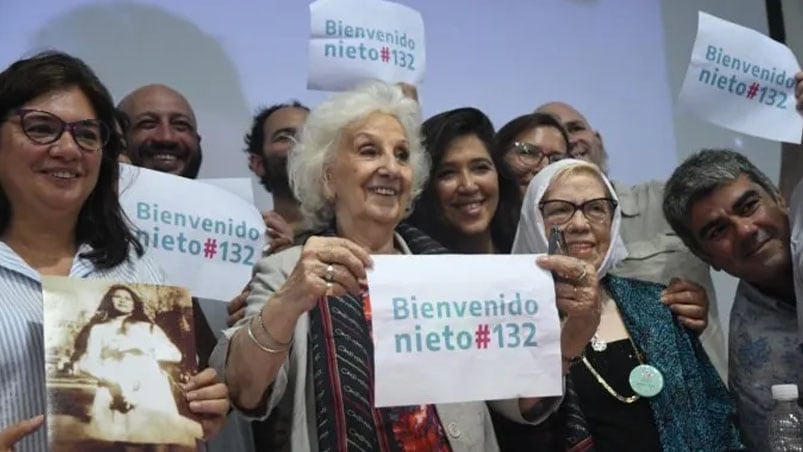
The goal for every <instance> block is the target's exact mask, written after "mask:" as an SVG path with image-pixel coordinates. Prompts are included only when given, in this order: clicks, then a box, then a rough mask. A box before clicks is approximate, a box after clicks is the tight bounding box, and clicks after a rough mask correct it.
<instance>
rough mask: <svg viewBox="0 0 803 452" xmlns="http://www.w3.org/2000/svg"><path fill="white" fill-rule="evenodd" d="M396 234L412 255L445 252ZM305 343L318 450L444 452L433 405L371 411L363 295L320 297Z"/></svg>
mask: <svg viewBox="0 0 803 452" xmlns="http://www.w3.org/2000/svg"><path fill="white" fill-rule="evenodd" d="M396 232H397V233H399V235H401V236H402V238H403V239H404V241H405V242H406V243H407V246H408V247H409V248H410V251H412V253H413V254H442V253H445V252H446V250H445V249H444V248H443V247H442V246H440V245H439V244H437V243H435V242H434V241H433V240H432V239H430V238H429V237H427V236H426V235H424V234H423V233H422V232H421V231H419V230H417V229H415V228H413V227H411V226H407V225H399V226H398V227H397V229H396ZM324 235H334V233H333V231H331V230H330V231H328V232H327V233H326V234H324ZM310 344H311V350H312V352H311V353H312V371H313V374H312V375H313V388H314V392H315V407H316V412H317V429H318V449H319V450H320V451H322V452H326V451H333V452H334V451H338V452H340V451H346V450H356V451H366V452H369V451H382V452H385V451H388V452H396V451H398V452H406V451H416V450H418V451H424V450H426V451H430V450H433V451H438V452H446V451H450V448H449V444H448V441H447V440H446V436H445V435H444V432H443V429H442V427H441V425H440V420H439V419H438V415H437V413H436V411H435V408H434V406H432V405H425V406H414V407H392V408H379V409H378V408H374V362H373V356H374V351H373V340H372V338H371V324H370V304H369V301H368V297H367V293H363V294H362V296H354V295H351V294H346V295H343V296H340V297H325V298H322V299H321V300H320V301H319V302H318V307H317V308H316V309H313V310H311V311H310Z"/></svg>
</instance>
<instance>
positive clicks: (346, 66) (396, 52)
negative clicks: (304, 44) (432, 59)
mask: <svg viewBox="0 0 803 452" xmlns="http://www.w3.org/2000/svg"><path fill="white" fill-rule="evenodd" d="M309 9H310V42H309V78H308V80H307V87H308V88H310V89H318V90H325V91H341V90H347V89H350V88H353V87H354V86H355V85H356V84H358V83H359V82H362V81H365V80H382V81H385V82H389V83H397V82H407V83H411V84H414V85H415V84H418V83H420V82H421V80H423V78H424V68H425V66H426V52H425V48H424V21H423V20H422V19H421V14H420V13H418V11H415V10H414V9H412V8H409V7H407V6H404V5H399V4H397V3H393V2H387V1H382V0H318V1H316V2H314V3H312V4H311V5H310V7H309Z"/></svg>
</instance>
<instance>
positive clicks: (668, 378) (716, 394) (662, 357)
mask: <svg viewBox="0 0 803 452" xmlns="http://www.w3.org/2000/svg"><path fill="white" fill-rule="evenodd" d="M618 204H619V203H618V199H617V197H616V192H615V191H614V190H613V187H612V186H611V184H610V182H609V181H608V180H607V179H606V178H605V175H604V174H602V172H601V171H600V170H599V168H598V167H597V166H596V165H592V164H589V163H586V162H583V161H580V160H561V161H559V162H556V163H552V164H551V165H548V166H547V167H545V168H544V169H542V170H541V171H540V172H539V173H538V174H537V175H536V176H535V177H534V178H533V180H532V181H531V182H530V184H529V186H528V188H527V193H526V195H525V196H524V203H523V205H522V210H521V219H520V221H519V226H518V230H517V231H516V238H515V240H514V242H513V253H520V254H530V253H545V252H547V251H548V250H549V248H550V246H549V242H550V241H551V242H553V244H554V243H555V242H558V243H560V244H561V246H560V247H559V248H560V252H561V254H565V255H566V257H568V258H571V259H573V260H575V261H576V263H577V264H580V263H583V265H584V266H585V267H584V268H589V271H588V272H586V271H585V270H584V271H583V272H582V276H581V277H579V278H578V279H586V280H594V281H597V282H598V285H597V287H598V297H599V309H600V311H601V315H600V316H599V317H598V318H597V319H592V318H590V319H589V320H588V322H589V324H590V325H591V326H592V328H593V329H594V330H595V332H594V333H593V335H592V336H591V338H590V340H586V341H585V342H584V343H583V345H582V347H581V348H580V350H577V352H576V353H575V352H569V351H568V350H567V349H566V348H565V347H564V348H563V350H562V351H563V354H564V362H566V363H567V364H568V368H567V371H566V374H567V376H566V395H565V397H564V399H563V401H562V402H561V410H560V412H559V413H558V414H556V415H554V416H553V417H552V418H551V419H550V422H551V424H552V425H549V423H547V426H550V427H554V429H553V431H555V432H557V434H553V435H549V434H543V433H544V432H542V431H539V429H538V428H520V429H518V430H508V431H505V430H501V429H500V430H498V432H499V433H500V434H499V439H500V445H501V448H502V450H504V451H519V450H521V451H525V450H526V451H530V450H550V448H549V447H547V446H545V445H544V442H546V441H545V440H551V441H549V442H550V445H551V446H553V447H555V444H554V442H556V441H555V440H557V442H560V443H562V444H560V445H557V448H559V449H562V450H567V451H586V450H591V449H592V448H593V450H596V451H627V450H638V451H679V450H684V451H686V450H688V451H691V450H694V451H699V450H712V451H713V450H738V449H741V444H740V442H739V436H738V433H737V431H736V427H735V425H734V417H735V416H734V414H735V410H734V406H733V403H732V401H731V399H730V396H729V394H728V391H727V389H726V388H725V385H724V384H723V383H722V380H720V378H719V376H718V374H717V373H716V371H715V370H714V367H713V366H712V365H711V362H710V360H709V359H708V356H707V355H706V354H705V351H704V350H703V348H702V346H701V345H700V341H699V339H698V338H697V337H696V336H695V335H694V334H693V333H690V332H689V331H688V330H687V329H686V328H685V327H684V326H683V325H682V324H681V323H680V322H679V321H678V320H677V317H676V316H675V314H673V313H672V311H671V310H670V309H669V307H668V306H666V305H665V304H664V303H662V302H661V293H662V291H663V290H664V289H665V286H662V285H660V284H654V283H650V282H645V281H638V280H635V279H627V278H619V277H616V276H614V275H611V274H609V273H608V271H609V270H610V269H611V268H613V267H614V266H615V265H616V264H617V263H619V262H621V260H622V259H624V257H625V253H626V251H625V249H624V245H623V244H622V239H621V238H620V236H619V227H620V223H621V219H622V214H621V209H620V208H619V205H618ZM553 231H555V233H554V234H555V235H556V236H558V235H560V234H562V239H560V240H549V239H548V237H550V236H551V235H552V234H553ZM553 247H554V245H553ZM553 251H554V250H553ZM589 265H590V267H589ZM556 281H557V282H556V285H555V290H556V294H557V296H558V297H566V298H568V299H572V298H575V297H577V296H578V295H579V294H580V293H582V290H575V289H573V288H568V287H566V286H565V281H563V280H561V279H560V278H556ZM563 332H564V333H565V327H564V328H563ZM493 404H494V405H496V403H495V402H494V403H493ZM500 412H501V413H502V414H504V415H505V416H506V417H507V418H509V419H511V420H513V421H516V422H519V423H522V424H523V420H522V419H521V418H520V417H519V416H518V413H516V412H510V411H505V410H500ZM525 420H526V419H525ZM547 433H549V432H547Z"/></svg>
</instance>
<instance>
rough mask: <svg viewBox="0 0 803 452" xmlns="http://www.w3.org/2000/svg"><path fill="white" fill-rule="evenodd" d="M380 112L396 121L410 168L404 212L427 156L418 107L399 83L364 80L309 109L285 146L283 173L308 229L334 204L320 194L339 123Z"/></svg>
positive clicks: (422, 179) (327, 219)
mask: <svg viewBox="0 0 803 452" xmlns="http://www.w3.org/2000/svg"><path fill="white" fill-rule="evenodd" d="M375 112H380V113H386V114H389V115H391V116H393V117H395V118H396V119H397V120H398V121H399V123H401V125H402V128H403V129H404V133H405V137H406V139H407V144H408V151H409V153H410V167H411V168H412V170H413V181H412V196H411V198H410V205H409V206H408V207H407V213H408V214H409V213H410V211H411V210H412V206H413V202H414V201H415V199H416V198H417V197H418V195H419V194H421V191H422V190H423V188H424V184H425V183H426V180H427V176H428V175H429V165H430V162H429V157H428V155H427V153H426V152H424V147H423V145H422V144H421V134H420V127H421V112H420V109H419V106H418V103H417V102H416V101H414V100H412V99H410V98H408V97H405V96H404V94H402V90H401V88H400V87H399V86H396V85H390V84H387V83H383V82H377V81H374V82H368V83H365V84H362V85H360V86H358V87H357V88H355V89H354V90H352V91H347V92H343V93H338V94H335V95H334V96H332V97H330V98H329V99H327V100H326V101H324V102H323V103H321V104H320V105H319V106H318V107H317V108H315V109H313V110H312V111H311V112H310V115H309V117H308V118H307V121H306V123H305V124H304V126H303V127H302V129H301V133H300V136H299V140H298V143H297V144H296V145H295V146H294V147H293V149H292V151H290V155H289V156H288V161H287V175H288V177H289V179H290V187H291V188H292V189H293V194H294V195H295V197H296V199H297V200H298V201H299V203H300V208H301V214H302V215H303V216H304V220H305V221H306V223H307V224H306V226H307V227H308V228H310V230H313V231H314V230H320V229H322V228H325V227H326V226H328V225H329V224H330V223H331V221H332V219H333V218H334V206H333V205H332V204H331V203H330V202H329V201H328V200H327V199H326V196H325V194H324V174H325V172H326V166H327V164H329V163H330V162H332V160H334V157H335V153H336V152H337V151H338V147H337V146H338V143H339V142H340V136H341V133H342V131H343V129H344V128H346V127H347V126H348V125H350V124H352V123H354V122H356V121H359V120H361V119H363V118H365V117H366V116H368V115H370V114H371V113H375Z"/></svg>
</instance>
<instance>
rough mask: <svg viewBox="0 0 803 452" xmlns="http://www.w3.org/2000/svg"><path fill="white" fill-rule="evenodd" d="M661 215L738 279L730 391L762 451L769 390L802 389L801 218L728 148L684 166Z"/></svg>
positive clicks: (746, 431) (746, 433)
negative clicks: (797, 261) (797, 268)
mask: <svg viewBox="0 0 803 452" xmlns="http://www.w3.org/2000/svg"><path fill="white" fill-rule="evenodd" d="M793 199H794V198H793ZM798 208H799V206H798ZM663 210H664V212H665V215H666V218H667V220H668V221H669V224H671V225H672V228H673V229H674V230H675V232H677V234H678V235H679V236H680V237H681V238H682V239H683V242H684V243H685V244H686V246H688V247H689V249H691V250H692V251H693V252H694V253H695V254H696V255H697V256H699V257H700V258H701V259H703V260H704V261H706V262H707V263H709V264H710V265H711V266H712V267H713V268H715V269H717V270H724V271H726V272H728V273H729V274H731V275H732V276H734V277H736V278H739V286H738V289H737V290H736V296H735V298H734V302H733V310H732V311H731V320H730V338H729V341H728V353H729V356H728V357H729V362H728V368H729V372H728V376H729V385H728V386H729V387H730V390H731V392H732V393H733V394H734V395H735V396H736V408H737V410H738V415H739V424H740V427H741V429H742V433H743V440H744V442H745V445H746V446H747V450H764V449H766V446H767V444H768V443H769V441H768V436H767V435H768V431H767V416H768V415H769V413H770V411H771V410H772V407H773V405H774V402H773V400H772V392H771V389H770V388H771V387H772V385H775V384H790V383H791V384H797V385H798V386H799V385H801V384H803V355H801V353H800V349H799V348H798V334H797V333H798V331H797V328H798V325H797V316H796V310H797V298H796V297H795V284H794V277H793V273H792V272H793V262H792V258H793V256H792V253H793V250H790V242H791V241H793V240H794V237H795V236H798V237H799V236H800V235H801V232H800V231H801V228H803V225H801V223H800V222H799V221H800V220H799V219H798V220H797V222H793V223H792V224H791V225H790V223H789V220H790V217H789V208H788V206H787V205H786V202H784V199H783V197H782V196H781V194H780V192H779V191H778V188H777V187H775V186H774V185H773V184H772V182H771V181H770V180H769V178H768V177H767V176H766V175H764V174H763V173H762V172H761V171H759V170H758V168H756V167H755V166H754V165H753V164H752V163H750V161H749V160H747V158H745V157H744V156H742V155H740V154H738V153H736V152H733V151H730V150H704V151H701V152H699V153H697V154H695V155H693V156H691V157H689V158H688V159H687V160H686V161H685V162H683V164H681V165H680V166H679V167H678V168H677V169H676V170H675V172H674V173H673V174H672V177H670V178H669V181H667V183H666V189H665V191H664V200H663Z"/></svg>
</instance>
